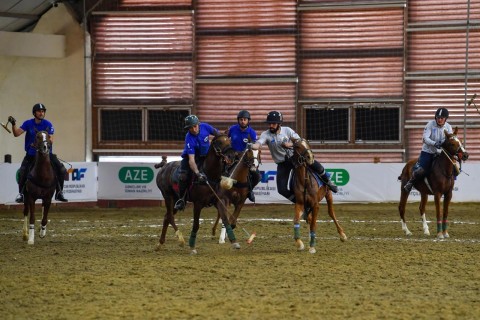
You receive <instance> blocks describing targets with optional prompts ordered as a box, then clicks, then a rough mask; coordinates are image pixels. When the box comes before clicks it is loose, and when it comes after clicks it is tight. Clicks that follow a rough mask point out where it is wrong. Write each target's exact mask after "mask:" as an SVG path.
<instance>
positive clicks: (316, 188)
mask: <svg viewBox="0 0 480 320" xmlns="http://www.w3.org/2000/svg"><path fill="white" fill-rule="evenodd" d="M290 161H292V163H293V166H294V170H293V177H292V183H291V188H293V190H294V192H295V199H296V200H295V201H296V202H295V217H294V219H293V224H294V239H295V244H296V246H297V248H298V250H304V249H305V245H304V244H303V242H302V240H301V239H300V219H301V218H302V213H303V217H304V218H305V219H306V220H307V222H308V224H309V226H310V248H309V252H310V253H315V252H316V249H315V245H316V230H317V217H318V210H319V209H320V201H321V200H322V199H323V198H325V199H326V201H327V208H328V215H329V216H330V218H332V219H333V222H334V223H335V226H336V227H337V232H338V234H339V235H340V240H341V241H345V240H347V236H346V235H345V233H344V231H343V229H342V227H341V226H340V224H339V223H338V221H337V218H336V216H335V212H334V210H333V196H332V192H331V191H330V189H329V188H328V187H327V186H325V185H324V184H323V183H321V181H320V178H319V177H318V176H317V174H316V173H314V172H313V171H312V170H311V169H310V168H309V166H310V165H312V164H313V162H314V155H313V151H312V150H311V148H310V145H309V143H308V142H307V140H305V139H298V140H296V141H293V155H292V157H291V158H290Z"/></svg>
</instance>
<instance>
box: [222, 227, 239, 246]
mask: <svg viewBox="0 0 480 320" xmlns="http://www.w3.org/2000/svg"><path fill="white" fill-rule="evenodd" d="M225 229H226V230H227V236H228V240H230V242H235V241H236V240H237V239H236V238H235V233H233V229H232V226H231V225H229V224H227V225H226V226H225Z"/></svg>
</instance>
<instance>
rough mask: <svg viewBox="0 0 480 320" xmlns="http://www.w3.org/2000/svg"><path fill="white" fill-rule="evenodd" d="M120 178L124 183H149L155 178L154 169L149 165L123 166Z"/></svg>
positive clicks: (119, 174)
mask: <svg viewBox="0 0 480 320" xmlns="http://www.w3.org/2000/svg"><path fill="white" fill-rule="evenodd" d="M118 178H119V179H120V181H122V182H123V183H149V182H151V181H152V180H153V170H152V168H149V167H123V168H121V169H120V171H119V172H118Z"/></svg>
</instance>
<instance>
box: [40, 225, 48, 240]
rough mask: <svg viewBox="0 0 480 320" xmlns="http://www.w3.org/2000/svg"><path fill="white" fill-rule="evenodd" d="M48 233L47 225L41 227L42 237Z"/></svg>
mask: <svg viewBox="0 0 480 320" xmlns="http://www.w3.org/2000/svg"><path fill="white" fill-rule="evenodd" d="M46 235H47V226H41V227H40V238H45V236H46Z"/></svg>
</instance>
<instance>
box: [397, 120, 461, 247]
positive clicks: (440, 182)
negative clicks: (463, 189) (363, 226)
mask: <svg viewBox="0 0 480 320" xmlns="http://www.w3.org/2000/svg"><path fill="white" fill-rule="evenodd" d="M457 131H458V128H455V130H454V132H453V134H449V133H448V132H447V131H446V130H445V141H444V142H443V144H442V149H441V150H442V152H441V153H440V155H438V156H437V157H436V158H435V159H434V160H433V164H432V168H431V169H430V173H429V174H428V175H427V176H426V177H425V178H424V179H422V180H419V181H417V182H415V184H414V187H415V189H417V190H418V192H420V206H419V210H420V216H421V218H422V225H423V233H424V234H425V235H430V230H429V229H428V224H427V219H426V217H425V207H426V204H427V200H428V195H433V196H434V201H435V211H436V215H437V238H438V239H444V238H449V237H450V236H449V234H448V220H447V219H448V206H449V205H450V201H451V200H452V190H453V185H454V184H455V176H456V175H458V174H459V173H460V169H459V168H458V166H457V163H461V162H462V161H466V160H467V159H468V153H467V151H466V150H465V148H464V147H463V145H462V142H461V141H460V140H459V139H458V138H457ZM416 163H417V160H416V159H414V160H410V161H408V162H407V164H406V165H405V167H403V170H402V174H401V175H400V176H399V177H398V179H399V180H401V182H402V183H401V187H400V190H401V193H400V203H399V205H398V211H399V213H400V218H401V222H402V230H403V231H404V232H405V234H406V235H407V236H410V235H412V232H410V230H408V227H407V223H406V221H405V205H406V203H407V199H408V196H409V194H410V192H407V191H405V190H404V189H403V187H404V186H405V184H406V183H407V182H408V180H410V177H411V176H412V169H413V166H414V165H415V164H416ZM442 196H443V217H442V212H441V208H440V200H441V198H442Z"/></svg>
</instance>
